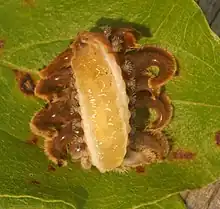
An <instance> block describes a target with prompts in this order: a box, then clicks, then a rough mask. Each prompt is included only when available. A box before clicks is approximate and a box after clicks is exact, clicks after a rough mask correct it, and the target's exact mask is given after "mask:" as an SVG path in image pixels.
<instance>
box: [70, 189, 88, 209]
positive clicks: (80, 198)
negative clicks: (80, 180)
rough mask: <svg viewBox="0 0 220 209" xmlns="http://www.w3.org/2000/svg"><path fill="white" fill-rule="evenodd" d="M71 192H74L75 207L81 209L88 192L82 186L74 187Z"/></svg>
mask: <svg viewBox="0 0 220 209" xmlns="http://www.w3.org/2000/svg"><path fill="white" fill-rule="evenodd" d="M73 192H74V200H75V202H76V208H77V209H83V208H84V206H85V204H86V201H87V199H88V197H89V193H88V192H87V190H86V189H85V188H84V187H82V186H76V187H74V189H73Z"/></svg>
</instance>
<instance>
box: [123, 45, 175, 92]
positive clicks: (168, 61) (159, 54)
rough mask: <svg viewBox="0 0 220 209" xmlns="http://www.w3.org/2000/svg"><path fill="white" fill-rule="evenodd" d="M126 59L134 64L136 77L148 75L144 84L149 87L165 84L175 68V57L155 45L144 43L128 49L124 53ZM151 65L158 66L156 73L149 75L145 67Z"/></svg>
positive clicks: (157, 87) (153, 87)
mask: <svg viewBox="0 0 220 209" xmlns="http://www.w3.org/2000/svg"><path fill="white" fill-rule="evenodd" d="M126 59H128V60H130V61H131V62H132V63H133V64H134V66H135V68H136V70H137V79H139V78H140V77H143V76H147V77H148V82H147V83H146V84H147V87H148V88H151V89H159V88H160V87H162V86H163V85H165V84H166V83H167V82H168V81H169V80H170V79H171V78H172V77H173V76H174V75H175V72H176V70H177V62H176V59H175V57H174V56H173V55H172V54H171V53H170V52H168V51H166V50H165V49H162V48H159V47H155V46H150V45H149V46H148V45H146V46H144V47H141V48H140V49H136V50H133V51H130V52H128V53H127V54H126ZM151 66H157V67H158V68H159V73H158V75H156V76H153V75H152V76H150V77H149V72H148V71H147V69H148V68H149V67H151ZM145 88H146V87H145Z"/></svg>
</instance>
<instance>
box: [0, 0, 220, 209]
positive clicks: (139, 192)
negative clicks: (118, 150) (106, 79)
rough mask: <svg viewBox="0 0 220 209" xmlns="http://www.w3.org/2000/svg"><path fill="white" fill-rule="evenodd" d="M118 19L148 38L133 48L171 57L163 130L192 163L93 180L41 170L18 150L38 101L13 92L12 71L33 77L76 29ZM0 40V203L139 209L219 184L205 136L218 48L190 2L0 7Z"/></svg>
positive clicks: (41, 2)
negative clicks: (163, 51) (174, 65)
mask: <svg viewBox="0 0 220 209" xmlns="http://www.w3.org/2000/svg"><path fill="white" fill-rule="evenodd" d="M6 17H7V18H6ZM122 20H123V21H122ZM122 22H131V23H133V24H136V25H142V26H144V27H147V28H149V29H150V31H151V33H152V37H148V38H143V39H142V40H141V41H140V43H142V44H143V43H148V44H156V45H159V46H161V47H164V48H167V49H168V50H169V51H171V52H172V53H173V54H174V55H175V56H176V57H177V59H178V61H179V65H180V72H179V76H177V77H175V78H174V79H173V80H172V81H171V82H169V84H168V85H167V87H166V90H167V93H168V94H169V96H170V97H171V100H172V102H173V105H174V108H175V112H174V118H173V120H172V122H171V124H170V125H169V126H168V128H167V129H166V133H167V134H168V135H169V136H170V137H171V138H172V140H173V150H174V151H177V150H180V149H181V150H185V151H188V152H192V153H194V154H195V157H194V159H193V160H185V161H184V160H182V161H180V160H179V161H166V162H164V163H161V164H155V165H151V166H149V167H148V168H147V170H146V172H145V173H144V174H138V173H136V172H134V171H132V172H129V173H128V174H117V173H107V174H99V173H98V172H97V171H95V170H92V171H89V172H88V171H83V170H81V169H79V167H78V165H70V166H69V167H67V168H59V169H57V170H56V171H55V172H48V170H47V166H48V161H47V159H46V157H45V156H44V154H43V152H42V150H40V149H39V148H37V147H33V146H30V145H28V144H27V143H25V141H26V140H27V139H28V137H29V136H30V131H29V125H28V123H29V121H30V119H31V117H32V115H33V114H34V112H36V111H37V110H39V109H40V108H41V107H42V105H43V101H40V100H37V99H34V98H30V97H29V98H27V97H25V96H24V95H22V93H21V92H19V89H18V87H17V84H16V81H15V75H14V73H13V71H12V70H13V69H18V70H25V71H28V72H33V73H36V74H37V72H38V70H39V69H42V68H43V66H45V65H47V64H48V63H49V62H50V61H51V60H52V59H53V58H54V57H55V56H56V55H57V54H59V53H60V52H61V51H62V50H64V49H65V48H66V47H67V46H68V44H69V42H70V41H71V40H72V38H74V37H75V36H76V34H77V32H79V31H82V30H90V29H94V27H97V26H99V25H102V24H110V25H122V26H123V24H122ZM0 40H3V43H4V47H3V49H0V53H1V56H0V91H1V93H0V121H1V122H0V130H1V132H0V136H1V137H0V140H1V148H0V155H1V159H0V166H1V167H0V168H1V172H0V179H1V187H0V200H1V202H2V201H6V202H7V203H8V204H12V203H10V201H12V200H11V199H10V198H8V199H7V198H6V199H4V197H8V196H9V197H10V196H11V197H15V196H16V197H20V196H23V197H24V199H22V201H23V202H25V201H26V198H28V197H30V199H28V202H29V203H28V204H30V205H41V207H42V208H50V207H57V208H62V207H63V208H67V209H69V208H77V209H78V208H79V209H96V208H101V209H119V208H120V209H121V208H122V209H128V208H129V209H130V208H147V207H149V203H152V202H155V201H156V202H159V201H160V200H164V199H166V198H168V197H171V196H172V195H174V194H176V193H178V192H179V191H182V190H185V189H192V188H196V187H200V186H202V185H205V184H207V183H209V182H212V181H215V180H217V178H219V176H220V169H219V157H220V148H219V147H218V146H216V144H215V138H214V137H215V132H216V131H218V130H219V128H220V120H219V116H220V100H219V96H220V93H219V89H220V83H219V81H218V80H219V76H220V59H219V53H220V41H219V38H218V37H217V36H215V35H214V34H213V33H212V32H211V31H210V29H209V27H208V24H207V23H206V21H205V18H204V17H203V15H202V12H201V11H200V9H199V8H198V7H197V5H196V4H195V3H194V1H193V0H184V1H182V0H164V1H156V0H148V1H143V0H129V1H124V0H122V1H114V0H105V1H101V0H96V1H91V0H88V1H82V0H75V1H64V0H60V1H52V0H36V1H31V0H28V1H27V0H26V1H21V0H19V1H18V0H8V1H3V0H0ZM34 182H35V183H34ZM37 182H38V183H37ZM1 197H2V198H1ZM174 198H176V197H174ZM171 199H172V198H171ZM16 202H17V201H16ZM168 202H169V201H168ZM45 203H48V204H45ZM2 204H3V203H2ZM52 205H53V206H52ZM59 205H60V206H59ZM61 205H62V206H61ZM28 207H29V206H27V208H28ZM151 207H153V205H151ZM155 207H156V206H155ZM14 208H19V201H18V203H17V204H16V203H15V204H14ZM23 208H24V207H23ZM164 208H168V206H166V207H165V206H164Z"/></svg>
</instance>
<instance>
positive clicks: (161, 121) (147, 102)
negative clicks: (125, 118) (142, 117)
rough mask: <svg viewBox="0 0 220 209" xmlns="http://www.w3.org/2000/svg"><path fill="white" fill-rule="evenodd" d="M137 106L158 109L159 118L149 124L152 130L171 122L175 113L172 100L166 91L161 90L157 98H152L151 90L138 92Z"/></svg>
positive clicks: (161, 127)
mask: <svg viewBox="0 0 220 209" xmlns="http://www.w3.org/2000/svg"><path fill="white" fill-rule="evenodd" d="M136 107H138V108H141V107H147V108H151V109H154V110H155V111H156V113H157V118H156V119H155V120H154V121H152V122H151V121H150V124H149V129H151V130H162V129H163V128H164V127H165V126H166V125H167V124H168V123H169V122H170V119H171V118H172V114H173V107H172V105H171V101H170V99H169V97H168V96H167V95H166V94H165V92H161V93H160V95H159V97H157V98H152V97H151V93H150V92H149V91H139V92H137V102H136Z"/></svg>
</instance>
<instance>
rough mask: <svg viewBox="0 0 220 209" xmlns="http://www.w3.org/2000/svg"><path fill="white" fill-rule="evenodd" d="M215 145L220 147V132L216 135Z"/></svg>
mask: <svg viewBox="0 0 220 209" xmlns="http://www.w3.org/2000/svg"><path fill="white" fill-rule="evenodd" d="M215 143H216V145H217V146H220V131H217V132H216V133H215Z"/></svg>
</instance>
